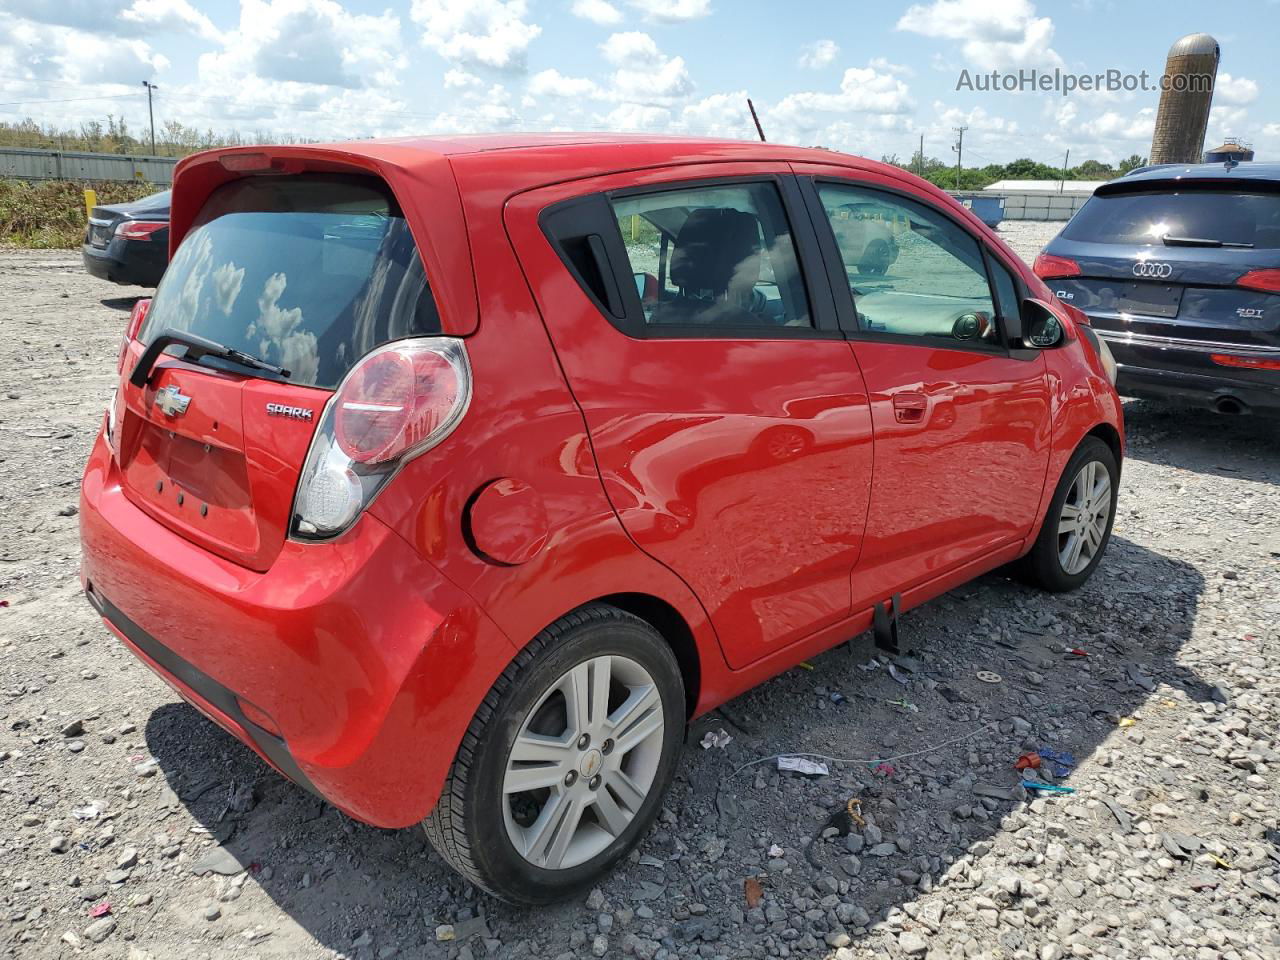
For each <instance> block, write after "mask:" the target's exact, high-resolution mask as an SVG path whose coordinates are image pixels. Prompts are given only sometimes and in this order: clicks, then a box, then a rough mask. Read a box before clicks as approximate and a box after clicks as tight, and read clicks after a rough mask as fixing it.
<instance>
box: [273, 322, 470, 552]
mask: <svg viewBox="0 0 1280 960" xmlns="http://www.w3.org/2000/svg"><path fill="white" fill-rule="evenodd" d="M470 400H471V365H470V363H469V361H468V360H467V352H466V348H465V347H464V346H463V344H462V341H461V340H455V339H451V338H447V337H428V338H422V339H415V340H399V341H396V342H394V343H389V344H387V345H386V346H383V347H380V348H378V349H377V350H374V351H373V352H372V353H370V354H369V355H368V356H366V357H365V358H364V359H363V360H361V361H360V362H359V363H358V364H356V365H355V366H354V367H352V369H351V371H350V372H349V373H348V374H347V375H346V377H345V378H344V379H343V381H342V383H341V384H340V385H339V387H338V390H337V392H336V393H334V395H333V398H332V399H331V400H330V401H329V403H328V404H327V405H326V407H325V411H324V414H323V416H322V417H321V418H320V424H319V426H318V427H317V428H316V433H315V436H314V437H313V438H312V440H311V449H310V450H309V451H308V452H307V461H306V464H305V465H304V466H303V468H302V478H301V480H299V482H298V494H297V497H296V498H295V500H294V508H293V515H294V518H293V533H294V534H297V535H299V536H301V537H305V538H308V539H324V538H328V537H333V536H336V535H337V534H339V533H341V532H342V531H343V530H345V529H347V527H349V526H350V525H351V523H352V521H354V520H355V518H356V517H357V516H359V514H360V512H361V511H362V510H363V509H364V508H365V507H367V506H368V505H369V503H370V502H371V501H372V500H373V498H374V497H375V496H376V495H377V493H378V491H379V490H381V489H382V487H383V486H384V485H385V484H386V483H387V481H388V480H390V479H391V477H393V476H394V475H395V473H396V471H397V470H399V469H400V467H401V466H403V465H404V464H405V463H406V462H407V461H409V460H411V459H413V458H414V457H416V456H418V455H419V454H421V453H424V452H425V451H427V450H430V449H431V448H432V447H434V446H436V445H437V444H438V443H440V441H442V440H443V439H444V438H445V437H447V436H448V435H449V434H450V433H451V432H453V428H454V427H456V426H457V425H458V421H459V420H461V419H462V415H463V414H464V413H465V412H466V409H467V404H468V403H469V402H470Z"/></svg>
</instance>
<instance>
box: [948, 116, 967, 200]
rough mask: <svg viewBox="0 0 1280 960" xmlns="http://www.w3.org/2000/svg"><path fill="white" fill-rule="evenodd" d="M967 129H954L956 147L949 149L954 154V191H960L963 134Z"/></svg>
mask: <svg viewBox="0 0 1280 960" xmlns="http://www.w3.org/2000/svg"><path fill="white" fill-rule="evenodd" d="M968 129H969V128H968V127H956V128H955V131H956V145H955V146H954V147H952V148H951V149H952V150H954V151H955V152H956V189H957V190H959V189H960V160H961V158H962V157H963V156H964V132H965V131H966V130H968Z"/></svg>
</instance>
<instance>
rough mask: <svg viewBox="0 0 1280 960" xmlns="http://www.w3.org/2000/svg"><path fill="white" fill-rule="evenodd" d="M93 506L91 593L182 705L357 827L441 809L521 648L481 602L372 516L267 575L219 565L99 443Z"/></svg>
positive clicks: (298, 552) (87, 559)
mask: <svg viewBox="0 0 1280 960" xmlns="http://www.w3.org/2000/svg"><path fill="white" fill-rule="evenodd" d="M80 507H81V509H80V518H81V520H80V532H81V542H82V548H83V561H82V565H81V577H82V579H83V581H84V585H85V590H86V592H87V593H88V595H89V599H90V601H91V602H92V603H93V605H94V607H95V608H96V609H97V610H98V611H99V612H100V613H101V614H102V616H103V619H104V620H105V621H106V623H107V624H108V625H109V626H110V627H111V629H112V630H113V632H114V633H116V635H117V636H119V637H120V638H121V639H122V640H123V641H124V642H125V643H126V645H127V646H128V647H129V649H130V650H131V651H133V652H134V653H135V654H136V655H137V656H138V657H139V659H141V660H142V661H143V662H144V663H145V664H146V665H147V666H148V667H150V668H151V669H152V670H153V671H155V672H156V673H157V674H159V675H160V676H161V677H162V678H163V679H164V680H165V681H166V682H168V683H169V684H170V685H171V686H172V687H173V688H174V689H176V690H177V691H178V692H179V694H180V695H182V696H183V698H184V699H186V700H187V701H188V702H190V703H192V704H193V705H194V706H196V707H197V708H198V709H200V710H201V712H203V713H204V714H206V715H207V716H209V717H210V718H211V719H213V720H214V721H215V722H217V723H218V724H219V725H221V726H222V727H224V728H225V729H227V730H228V731H229V732H230V733H232V734H233V735H234V736H236V737H237V738H239V739H240V740H242V741H244V742H245V743H246V744H248V745H249V746H250V747H252V748H253V749H254V750H255V751H256V752H257V753H258V754H259V755H260V756H262V757H263V759H265V760H266V761H267V762H268V763H270V764H271V765H272V766H273V767H275V768H276V769H277V770H278V771H280V772H281V773H282V774H284V775H285V776H287V777H289V778H290V779H292V780H294V781H295V782H297V783H299V784H300V785H302V786H304V787H306V788H307V789H310V790H312V791H313V792H315V793H317V794H319V795H321V796H323V797H324V798H325V799H327V800H329V801H330V802H331V803H333V804H334V805H335V806H337V807H339V808H340V809H342V810H343V811H345V812H346V813H348V814H350V815H351V816H353V817H355V818H356V819H359V820H362V821H364V822H366V823H371V824H374V825H376V826H381V827H401V826H408V825H410V824H413V823H416V822H418V821H419V820H421V819H422V818H423V817H425V816H426V815H427V814H428V813H430V811H431V809H432V808H433V807H434V806H435V802H436V800H437V798H438V796H439V793H440V789H441V787H442V785H443V783H444V780H445V777H446V776H447V774H448V770H449V767H450V765H451V764H452V762H453V758H454V755H455V753H456V751H457V746H458V744H459V742H460V741H461V739H462V735H463V733H464V732H465V730H466V727H467V725H468V724H469V723H470V720H471V717H472V715H473V714H474V711H475V708H476V706H477V705H478V704H479V702H480V700H481V699H482V698H483V696H484V694H485V693H486V692H487V691H488V689H489V687H490V686H491V685H492V683H493V681H494V679H496V677H497V676H498V674H499V673H501V671H502V670H503V669H504V668H505V667H506V664H507V663H508V662H509V660H510V659H511V657H512V656H514V653H515V650H514V649H513V648H512V646H511V644H510V643H509V641H508V640H507V639H506V637H505V635H503V634H502V633H501V631H499V630H498V629H497V627H496V626H495V625H494V624H493V623H492V621H490V620H489V618H488V617H487V616H486V615H485V614H484V613H483V611H481V610H480V609H479V608H478V607H477V606H476V604H475V603H474V601H472V600H471V598H470V597H469V596H467V595H466V594H465V593H463V592H462V591H461V590H459V589H458V588H457V587H455V586H454V585H453V584H452V583H451V582H449V581H448V580H447V579H446V578H445V577H444V576H443V575H442V574H441V573H440V572H439V571H438V570H437V569H436V568H435V567H433V566H432V565H430V564H429V563H427V562H425V561H424V560H423V559H422V558H421V557H420V556H419V555H418V554H417V552H416V551H415V550H413V548H412V547H410V546H409V545H408V544H407V543H406V542H405V541H404V540H402V539H401V538H400V537H399V536H397V535H396V534H395V533H393V532H392V531H391V530H390V529H389V528H387V527H386V526H385V525H383V524H382V523H381V522H380V521H378V520H377V519H375V518H374V517H372V516H367V515H366V516H365V517H363V518H362V519H361V520H360V521H359V522H358V523H357V524H356V526H355V527H354V528H353V529H352V530H351V531H349V532H348V533H347V534H346V535H345V536H343V537H341V538H339V539H338V540H336V541H333V542H331V543H317V544H301V543H294V542H286V543H285V545H284V547H283V548H282V550H281V551H280V555H279V557H278V558H277V559H276V561H275V563H274V564H273V565H272V567H271V569H270V570H269V571H267V572H266V573H256V572H254V571H251V570H248V569H245V568H243V567H240V566H237V565H236V564H234V563H231V562H230V561H227V560H223V559H221V558H219V557H217V556H214V555H213V554H210V553H209V552H208V551H205V550H202V549H201V548H199V547H197V546H196V545H194V544H192V543H191V542H190V541H188V540H185V539H183V538H182V537H180V536H179V535H177V534H176V533H174V532H173V531H171V530H170V529H169V528H168V527H166V526H164V525H162V524H160V523H158V522H157V521H155V520H153V519H152V518H151V517H149V516H148V515H146V514H145V513H143V512H142V511H141V510H139V509H138V508H137V507H135V506H134V505H133V504H132V503H131V502H130V501H129V500H128V499H127V498H126V497H125V496H124V493H123V491H122V490H121V488H120V476H119V471H118V470H117V468H116V466H115V463H114V461H113V460H112V458H111V455H110V451H109V450H108V448H107V445H106V442H105V440H104V439H103V438H102V436H101V434H100V435H99V437H98V440H97V442H96V443H95V445H94V449H93V452H92V453H91V455H90V458H89V463H88V465H87V467H86V469H85V476H84V482H83V484H82V486H81V501H80ZM268 727H272V728H274V729H268Z"/></svg>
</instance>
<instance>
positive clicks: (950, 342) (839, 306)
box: [798, 174, 1040, 360]
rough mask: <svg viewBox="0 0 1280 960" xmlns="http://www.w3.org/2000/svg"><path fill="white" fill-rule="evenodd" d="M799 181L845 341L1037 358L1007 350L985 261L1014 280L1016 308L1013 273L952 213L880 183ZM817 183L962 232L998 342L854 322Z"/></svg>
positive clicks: (1022, 290)
mask: <svg viewBox="0 0 1280 960" xmlns="http://www.w3.org/2000/svg"><path fill="white" fill-rule="evenodd" d="M798 180H799V181H800V183H799V187H800V190H801V194H802V195H803V197H804V200H805V205H806V208H807V209H808V212H809V218H810V220H811V221H814V223H813V226H814V232H815V233H816V234H817V237H818V246H819V248H820V250H821V252H822V257H823V261H824V264H825V267H826V274H827V279H828V285H829V286H830V288H831V290H832V295H833V297H834V299H835V302H836V315H837V317H838V318H839V320H840V325H841V329H843V330H844V331H845V334H846V336H847V337H848V338H849V339H850V340H853V341H859V340H866V341H869V342H873V343H895V344H898V345H900V346H917V347H927V348H929V349H933V350H938V349H942V350H965V351H969V352H972V353H981V354H984V355H991V356H1007V357H1011V358H1013V359H1017V360H1021V359H1033V358H1034V357H1036V356H1038V355H1039V353H1040V351H1036V350H1024V349H1020V348H1011V347H1010V345H1009V343H1008V340H1007V337H1006V335H1005V324H1004V322H1003V319H1004V318H1003V317H1002V316H1001V315H1000V312H999V311H1000V306H999V303H998V301H997V299H996V294H995V285H994V283H993V282H992V281H993V278H992V275H991V265H990V261H991V260H992V259H994V260H995V261H996V262H997V263H999V264H1000V265H1001V266H1002V267H1004V269H1005V270H1007V271H1008V272H1009V273H1010V274H1011V275H1012V276H1013V280H1014V287H1015V290H1016V291H1017V293H1018V298H1019V301H1020V302H1021V300H1023V299H1025V297H1026V296H1027V293H1026V287H1025V285H1024V284H1023V282H1022V278H1021V277H1020V276H1019V275H1018V272H1017V271H1016V270H1013V269H1011V268H1010V267H1009V265H1008V264H1007V263H1005V262H1004V258H1003V257H1001V256H999V254H997V252H996V251H995V250H993V249H992V247H991V245H990V244H989V243H988V242H987V241H986V240H985V239H984V238H983V237H981V236H979V235H977V234H975V233H974V232H973V231H972V229H970V227H969V226H968V224H965V223H964V222H963V221H962V220H960V219H959V218H958V217H956V216H955V215H954V214H953V213H952V212H951V211H949V210H947V209H945V208H943V207H939V206H935V205H933V204H927V203H924V202H923V201H921V200H920V198H919V197H917V196H915V195H914V194H912V193H910V192H908V191H906V190H901V189H898V188H895V187H889V186H885V185H883V184H879V183H868V182H866V181H864V180H857V179H854V178H853V177H836V176H824V175H820V174H819V175H811V174H800V175H798ZM820 183H829V184H831V185H832V186H837V187H846V188H851V189H856V190H863V191H866V192H869V193H872V194H875V193H880V194H885V195H887V196H889V197H891V198H893V202H894V203H896V204H898V205H909V206H915V207H918V208H921V209H923V210H924V211H926V212H929V213H934V214H937V215H938V216H940V217H942V218H944V219H946V220H947V221H949V222H950V223H951V224H952V226H954V227H956V228H957V229H959V230H960V231H962V232H963V233H964V234H965V235H966V236H968V237H970V238H972V239H973V241H974V242H975V243H976V244H977V245H978V250H979V253H980V254H981V255H982V258H983V264H984V267H985V272H986V280H987V292H988V294H989V295H990V297H991V305H992V312H993V319H995V321H996V327H997V329H998V331H999V334H1000V342H999V343H987V342H982V341H965V340H955V339H952V338H951V337H921V336H915V335H913V334H904V333H887V332H881V331H873V330H866V329H863V328H862V327H861V325H860V324H859V323H858V320H857V317H858V313H857V309H856V305H855V303H854V297H853V292H852V291H851V290H850V289H849V278H848V276H847V274H846V273H845V270H844V260H843V258H842V257H841V256H840V248H839V245H838V243H837V242H836V236H835V231H834V230H833V229H832V227H831V220H830V218H829V217H828V216H827V211H826V208H825V207H824V206H823V204H822V198H821V196H819V194H818V184H820ZM819 221H820V222H819Z"/></svg>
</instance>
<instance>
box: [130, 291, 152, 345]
mask: <svg viewBox="0 0 1280 960" xmlns="http://www.w3.org/2000/svg"><path fill="white" fill-rule="evenodd" d="M150 309H151V298H150V297H143V298H142V299H141V300H138V301H136V302H135V303H134V305H133V309H132V310H131V311H129V325H128V326H127V327H125V328H124V338H125V339H126V340H132V339H133V338H134V337H136V336H137V335H138V331H139V330H141V329H142V324H143V323H144V322H145V321H146V319H147V312H148V311H149V310H150Z"/></svg>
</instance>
